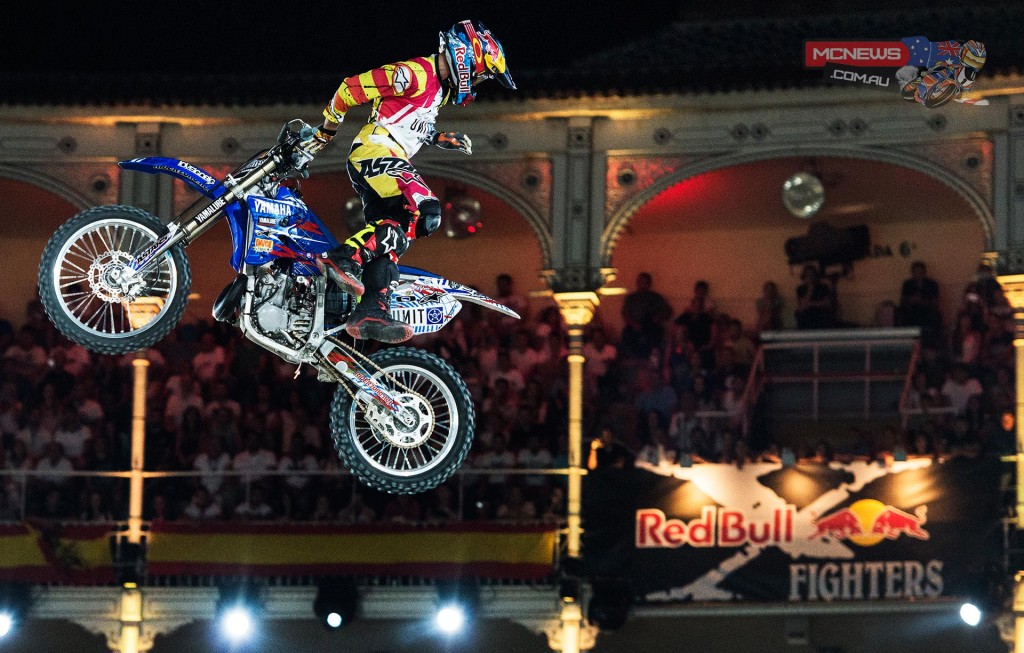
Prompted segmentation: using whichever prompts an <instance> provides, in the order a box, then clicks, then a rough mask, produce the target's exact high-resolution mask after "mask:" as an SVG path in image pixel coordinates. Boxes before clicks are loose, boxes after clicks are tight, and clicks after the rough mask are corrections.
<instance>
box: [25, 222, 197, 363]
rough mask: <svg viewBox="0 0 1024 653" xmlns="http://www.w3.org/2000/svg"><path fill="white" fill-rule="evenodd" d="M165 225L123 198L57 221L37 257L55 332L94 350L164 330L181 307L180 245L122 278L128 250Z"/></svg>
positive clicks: (125, 345)
mask: <svg viewBox="0 0 1024 653" xmlns="http://www.w3.org/2000/svg"><path fill="white" fill-rule="evenodd" d="M166 231H167V229H166V227H164V225H163V223H161V222H160V220H159V219H158V218H157V217H156V216H153V215H151V214H149V213H147V212H145V211H143V210H141V209H137V208H134V207H131V206H99V207H96V208H92V209H88V210H85V211H82V212H81V213H79V214H78V215H76V216H75V217H73V218H71V219H70V220H68V221H67V222H66V223H64V224H63V225H62V226H61V227H60V228H59V229H58V230H57V231H56V233H54V234H53V236H52V237H51V238H50V241H49V242H48V243H47V244H46V248H45V249H44V250H43V257H42V260H41V261H40V263H39V296H40V299H41V300H42V302H43V307H44V308H45V309H46V313H47V315H49V316H50V320H52V321H53V323H54V325H56V327H57V328H58V329H59V330H60V332H61V333H63V334H64V335H65V336H67V337H68V338H69V339H70V340H72V341H74V342H76V343H78V344H80V345H82V346H83V347H85V348H87V349H91V350H92V351H95V352H99V353H101V354H124V353H127V352H131V351H135V350H137V349H142V348H143V347H149V346H150V345H152V344H154V343H155V342H157V341H158V340H160V339H161V338H163V337H164V336H166V335H167V334H168V333H169V332H170V330H171V329H173V328H174V326H175V325H176V324H177V323H178V320H180V319H181V316H182V313H184V311H185V305H186V304H187V303H188V292H189V286H190V285H191V281H192V276H191V273H190V270H189V265H188V259H187V258H186V256H185V252H184V249H183V248H182V246H181V245H176V246H175V247H173V248H171V249H170V250H169V251H168V252H167V253H165V254H163V255H162V256H161V257H160V258H159V259H158V260H156V261H154V262H153V263H152V264H151V266H150V267H149V268H148V270H147V271H146V272H145V273H144V274H143V275H142V276H141V277H140V278H139V279H138V280H136V281H132V282H126V281H125V276H126V275H127V274H128V273H129V272H130V268H129V266H130V265H131V262H132V261H133V259H134V258H135V256H136V255H138V254H139V253H140V252H142V251H143V250H145V249H146V248H147V247H149V246H150V245H152V244H153V243H154V242H156V241H157V239H158V238H159V237H160V235H162V234H163V233H165V232H166Z"/></svg>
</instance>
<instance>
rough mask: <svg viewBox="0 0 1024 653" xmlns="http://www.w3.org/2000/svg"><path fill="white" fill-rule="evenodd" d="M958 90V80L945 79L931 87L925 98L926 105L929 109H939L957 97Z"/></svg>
mask: <svg viewBox="0 0 1024 653" xmlns="http://www.w3.org/2000/svg"><path fill="white" fill-rule="evenodd" d="M957 92H959V89H958V88H957V86H956V82H954V81H953V80H951V79H946V80H943V81H941V82H939V83H938V84H936V85H935V86H933V87H932V88H931V89H929V91H928V95H927V96H926V97H925V99H924V106H926V107H928V108H929V109H938V108H939V107H941V106H942V105H944V104H946V103H947V102H949V101H950V100H952V99H953V98H954V97H956V94H957Z"/></svg>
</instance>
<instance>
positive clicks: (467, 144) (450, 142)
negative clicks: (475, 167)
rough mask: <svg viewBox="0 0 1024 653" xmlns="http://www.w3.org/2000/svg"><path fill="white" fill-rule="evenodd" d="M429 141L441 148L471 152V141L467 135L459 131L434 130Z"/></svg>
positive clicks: (465, 152) (464, 152)
mask: <svg viewBox="0 0 1024 653" xmlns="http://www.w3.org/2000/svg"><path fill="white" fill-rule="evenodd" d="M430 142H431V144H433V145H436V146H438V147H439V148H441V149H442V150H458V151H459V152H462V153H463V154H472V153H473V141H471V140H469V136H466V135H465V134H462V133H460V132H434V136H433V138H431V140H430Z"/></svg>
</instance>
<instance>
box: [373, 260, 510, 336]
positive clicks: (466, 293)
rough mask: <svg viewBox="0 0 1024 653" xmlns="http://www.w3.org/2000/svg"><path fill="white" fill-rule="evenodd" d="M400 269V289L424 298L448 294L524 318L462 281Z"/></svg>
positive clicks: (409, 269)
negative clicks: (463, 283)
mask: <svg viewBox="0 0 1024 653" xmlns="http://www.w3.org/2000/svg"><path fill="white" fill-rule="evenodd" d="M398 269H399V272H400V273H401V274H400V277H399V279H401V281H402V282H403V283H402V285H401V286H399V290H402V289H403V288H405V289H407V291H409V294H414V293H415V294H417V295H419V296H420V297H422V298H429V299H437V297H438V296H440V295H447V296H449V297H453V298H455V299H457V300H458V301H460V302H470V303H472V304H478V305H480V306H486V307H487V308H489V309H491V310H492V311H498V312H499V313H501V314H502V315H507V316H509V317H514V318H515V319H517V320H519V319H522V318H520V316H519V313H516V312H515V311H513V310H512V309H511V308H509V307H508V306H505V305H504V304H502V303H500V302H497V301H495V300H493V299H491V298H490V297H488V296H487V295H485V294H483V293H480V292H477V291H476V290H473V289H472V288H470V287H468V286H464V285H462V284H461V283H457V282H455V281H449V280H448V279H443V278H441V277H439V276H437V275H434V274H431V273H429V272H426V271H424V270H420V269H417V268H410V267H406V266H404V265H400V266H398ZM410 286H412V287H413V288H414V290H412V289H410ZM391 308H392V312H393V311H394V308H395V306H394V305H392V307H391ZM453 317H454V316H453ZM446 322H447V320H446ZM438 328H440V327H438ZM435 331H436V329H435Z"/></svg>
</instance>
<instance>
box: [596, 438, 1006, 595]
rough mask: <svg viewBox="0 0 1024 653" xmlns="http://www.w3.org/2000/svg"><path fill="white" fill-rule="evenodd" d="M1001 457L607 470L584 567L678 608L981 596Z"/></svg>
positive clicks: (995, 537)
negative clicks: (628, 583) (692, 604)
mask: <svg viewBox="0 0 1024 653" xmlns="http://www.w3.org/2000/svg"><path fill="white" fill-rule="evenodd" d="M1000 471H1001V468H1000V463H998V461H994V460H989V459H967V458H954V459H950V460H946V461H943V462H937V461H933V460H931V459H915V460H908V461H897V462H892V463H890V464H889V465H888V466H886V465H884V464H881V463H877V462H867V461H864V462H852V463H847V464H838V463H830V464H798V465H792V466H788V467H783V466H782V465H781V464H776V463H755V464H748V465H745V466H743V467H742V468H738V467H737V466H735V465H713V464H703V465H694V466H693V467H676V466H672V467H666V466H662V467H640V468H636V469H607V470H605V469H600V470H597V471H595V472H592V473H591V474H590V475H588V477H587V478H586V481H585V483H586V484H585V486H584V527H585V529H586V530H585V532H586V535H585V536H584V550H583V556H584V564H585V566H586V569H587V572H588V573H589V574H590V575H592V576H614V577H622V576H626V577H628V578H629V579H630V580H631V581H632V585H633V589H634V591H635V593H636V594H637V597H638V598H639V599H641V600H644V601H648V602H664V601H734V600H757V601H792V602H813V601H878V600H926V599H929V598H935V597H939V596H969V595H973V594H976V593H977V592H978V591H980V590H981V589H983V588H982V587H980V586H979V584H983V582H984V578H985V571H986V569H988V568H990V567H991V565H994V564H997V563H998V560H999V558H1000V555H1001V549H1000V545H999V543H1000V537H1001V529H1000V521H999V517H1000V515H1001V509H1000V504H1001V501H1000V496H999V491H998V479H999V473H1000Z"/></svg>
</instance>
